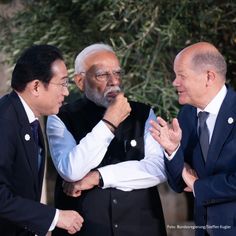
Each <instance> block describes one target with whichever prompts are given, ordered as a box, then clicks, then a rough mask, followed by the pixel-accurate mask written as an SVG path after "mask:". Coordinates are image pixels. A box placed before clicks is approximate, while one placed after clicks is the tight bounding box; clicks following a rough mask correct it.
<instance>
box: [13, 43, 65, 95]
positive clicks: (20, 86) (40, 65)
mask: <svg viewBox="0 0 236 236" xmlns="http://www.w3.org/2000/svg"><path fill="white" fill-rule="evenodd" d="M56 60H62V61H63V60H64V59H63V56H62V53H61V52H60V50H59V49H58V48H57V47H55V46H52V45H33V46H31V47H29V48H27V49H26V50H25V51H24V52H23V53H22V54H21V56H20V58H19V59H18V60H17V62H16V65H15V68H14V70H13V73H12V80H11V87H12V88H13V89H14V90H16V91H18V92H22V91H24V89H25V87H26V85H27V83H29V82H31V81H33V80H35V79H37V80H40V81H42V82H43V83H45V84H48V83H49V82H50V80H51V79H52V77H53V73H52V69H51V67H52V64H53V62H55V61H56Z"/></svg>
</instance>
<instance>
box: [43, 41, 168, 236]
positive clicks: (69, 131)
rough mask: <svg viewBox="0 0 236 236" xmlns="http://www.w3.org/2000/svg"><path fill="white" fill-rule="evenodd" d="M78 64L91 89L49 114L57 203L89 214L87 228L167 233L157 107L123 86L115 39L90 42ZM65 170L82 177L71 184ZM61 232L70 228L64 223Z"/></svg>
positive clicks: (81, 81) (83, 83) (85, 232)
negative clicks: (130, 97) (154, 126)
mask: <svg viewBox="0 0 236 236" xmlns="http://www.w3.org/2000/svg"><path fill="white" fill-rule="evenodd" d="M75 72H76V76H75V82H76V84H77V86H78V87H79V88H80V89H81V90H82V91H83V92H84V94H85V96H84V97H83V98H81V99H78V100H76V101H74V102H72V103H69V104H66V105H65V106H63V107H62V108H61V109H60V112H59V113H58V115H57V116H49V118H48V122H47V135H48V140H49V147H50V151H51V154H52V158H53V162H54V164H55V167H56V168H57V171H58V173H59V174H60V176H58V179H57V184H56V190H55V203H56V206H57V207H62V208H63V209H75V210H77V211H78V212H80V213H81V214H82V215H83V217H84V224H83V227H82V229H81V231H79V232H78V233H77V235H80V236H92V235H96V236H98V235H99V236H100V235H101V236H116V235H122V236H147V235H148V236H165V235H166V231H165V223H164V218H163V213H162V206H161V201H160V197H159V194H158V189H157V184H159V183H161V182H164V181H165V180H166V175H165V168H164V157H163V149H162V148H161V147H160V145H159V144H158V143H157V142H156V141H155V140H154V139H153V138H152V136H151V135H150V132H149V127H150V124H149V120H150V119H155V114H154V112H153V110H152V109H150V107H149V106H147V105H145V104H142V103H137V102H128V101H127V98H126V97H125V96H124V94H123V93H122V92H121V87H120V86H121V83H122V70H121V66H120V63H119V60H118V58H117V56H116V54H115V52H114V51H113V49H112V48H111V47H110V46H109V45H105V44H93V45H90V46H88V47H86V48H85V49H84V50H82V51H81V52H80V53H79V54H78V56H77V58H76V61H75ZM62 178H63V179H64V180H67V181H70V182H73V181H74V183H67V184H65V182H64V184H63V179H62ZM75 181H77V182H75ZM62 184H63V186H62ZM63 187H64V191H65V192H66V193H67V194H68V195H70V196H73V197H74V198H73V197H70V196H67V195H66V194H65V193H64V192H63ZM53 235H56V236H59V235H60V236H61V235H63V236H64V235H68V233H67V232H66V231H64V230H61V229H59V230H56V231H54V232H53Z"/></svg>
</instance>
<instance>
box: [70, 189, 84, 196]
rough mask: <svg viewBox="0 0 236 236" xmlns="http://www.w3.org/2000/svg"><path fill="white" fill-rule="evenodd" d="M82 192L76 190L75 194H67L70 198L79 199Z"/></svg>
mask: <svg viewBox="0 0 236 236" xmlns="http://www.w3.org/2000/svg"><path fill="white" fill-rule="evenodd" d="M81 193H82V191H81V190H77V191H76V192H73V193H70V194H67V195H69V196H71V197H79V196H80V195H81Z"/></svg>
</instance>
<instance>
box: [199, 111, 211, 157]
mask: <svg viewBox="0 0 236 236" xmlns="http://www.w3.org/2000/svg"><path fill="white" fill-rule="evenodd" d="M208 116H209V113H208V112H205V111H203V112H199V113H198V121H199V141H200V145H201V149H202V154H203V157H204V159H205V161H206V159H207V152H208V148H209V130H208V128H207V124H206V120H207V117H208Z"/></svg>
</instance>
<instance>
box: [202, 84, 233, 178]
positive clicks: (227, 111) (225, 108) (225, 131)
mask: <svg viewBox="0 0 236 236" xmlns="http://www.w3.org/2000/svg"><path fill="white" fill-rule="evenodd" d="M235 108H236V95H235V92H234V91H233V90H232V89H231V88H229V89H228V92H227V94H226V97H225V99H224V101H223V103H222V105H221V108H220V111H219V114H218V116H217V119H216V123H215V128H214V131H213V135H212V139H211V143H210V146H209V151H208V157H207V161H206V168H207V172H208V174H210V173H212V171H213V169H214V165H215V163H216V161H217V159H218V158H219V156H220V152H221V150H222V148H223V145H224V143H225V141H226V139H227V137H228V136H229V134H230V133H231V131H232V129H233V127H234V125H235V121H236V109H235ZM232 119H233V122H232V123H231V122H230V120H231V121H232ZM221 158H223V157H221Z"/></svg>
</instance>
